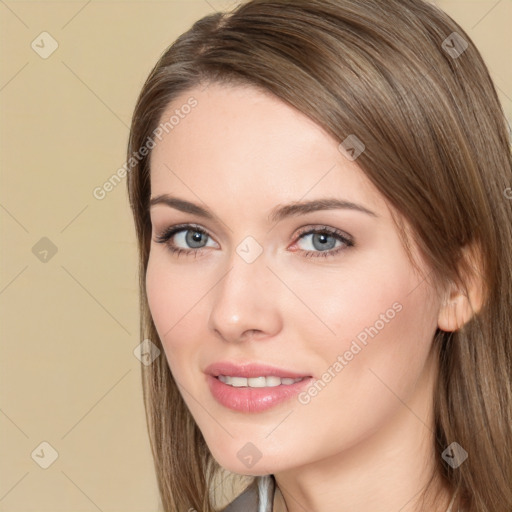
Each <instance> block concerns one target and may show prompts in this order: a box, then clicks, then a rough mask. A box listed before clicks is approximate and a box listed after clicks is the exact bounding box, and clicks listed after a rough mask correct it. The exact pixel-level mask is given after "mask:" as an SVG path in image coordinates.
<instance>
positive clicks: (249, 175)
mask: <svg viewBox="0 0 512 512" xmlns="http://www.w3.org/2000/svg"><path fill="white" fill-rule="evenodd" d="M191 99H192V100H193V101H191ZM186 105H194V106H193V107H190V108H189V107H185V106H186ZM171 118H173V121H174V122H173V123H172V128H169V127H168V130H167V133H164V134H163V136H162V139H161V140H156V146H155V148H154V149H153V152H152V156H151V191H152V195H156V194H163V193H169V192H175V191H176V190H179V191H181V192H183V194H186V195H187V196H188V197H191V194H192V195H193V194H195V195H197V196H199V197H202V195H203V196H205V197H210V196H211V195H212V194H213V195H215V194H217V195H219V194H222V195H223V196H224V197H230V198H231V199H232V200H235V199H236V198H239V199H241V198H243V199H244V200H245V203H244V204H246V205H247V204H248V203H247V201H249V202H251V201H254V202H256V203H258V204H260V205H261V204H262V201H264V200H265V199H267V198H268V200H269V201H270V202H273V203H275V202H276V201H287V200H299V199H301V198H302V197H304V196H305V195H307V196H308V197H307V199H313V198H315V197H316V196H319V197H320V196H324V195H325V193H326V192H329V194H330V195H336V194H337V193H339V194H340V195H343V197H344V199H350V200H359V201H363V200H365V201H366V202H370V203H371V204H372V205H373V206H374V208H375V207H379V206H380V207H383V206H384V203H383V198H382V197H381V195H380V193H379V192H378V191H377V190H376V189H375V188H374V187H373V185H372V184H371V183H370V182H369V180H368V179H367V178H366V176H365V175H364V173H363V172H362V171H361V169H360V168H359V167H358V165H357V160H356V161H350V160H349V159H347V158H346V156H345V155H344V154H343V153H341V152H340V150H339V148H338V146H339V143H340V141H337V140H335V139H334V138H333V137H332V136H330V135H329V134H327V133H326V132H325V131H324V130H323V129H322V128H321V127H320V126H318V125H317V124H316V123H314V122H313V121H312V120H311V119H309V118H308V117H306V116H305V115H304V114H302V113H301V112H299V111H297V110H296V109H294V108H293V107H291V106H289V105H288V104H286V103H285V102H283V101H281V100H280V99H279V98H277V97H275V96H273V95H271V94H270V93H265V92H262V91H261V90H259V89H257V88H254V87H251V86H228V85H221V84H210V85H209V86H208V87H207V88H206V89H204V87H201V88H195V89H191V90H189V91H187V92H185V93H183V94H182V95H181V96H179V97H178V98H176V99H175V100H174V101H173V102H172V103H171V104H170V105H168V107H167V109H166V111H165V113H164V115H163V116H162V122H165V121H167V120H169V119H171ZM347 196H350V197H347ZM376 205H377V206H376Z"/></svg>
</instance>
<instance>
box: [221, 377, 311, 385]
mask: <svg viewBox="0 0 512 512" xmlns="http://www.w3.org/2000/svg"><path fill="white" fill-rule="evenodd" d="M216 378H217V379H219V380H220V381H221V382H223V383H224V384H227V385H228V386H233V387H234V388H274V387H276V386H291V385H292V384H295V383H296V382H300V381H302V380H304V379H305V378H306V377H299V378H297V379H291V378H289V377H282V378H281V377H277V376H276V375H269V376H267V377H265V376H263V375H262V376H260V377H249V378H246V377H234V376H232V375H218V376H217V377H216Z"/></svg>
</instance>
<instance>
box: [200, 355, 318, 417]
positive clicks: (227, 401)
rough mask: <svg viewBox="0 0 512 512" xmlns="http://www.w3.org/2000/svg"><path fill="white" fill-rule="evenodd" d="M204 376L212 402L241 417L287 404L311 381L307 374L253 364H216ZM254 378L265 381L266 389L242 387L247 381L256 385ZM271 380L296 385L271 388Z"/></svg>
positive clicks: (279, 385) (283, 384) (286, 384)
mask: <svg viewBox="0 0 512 512" xmlns="http://www.w3.org/2000/svg"><path fill="white" fill-rule="evenodd" d="M204 372H205V374H206V375H205V377H206V383H207V385H208V387H209V389H210V393H211V395H212V396H213V398H214V399H215V400H216V401H217V402H218V403H219V404H220V405H222V406H224V407H225V408H227V409H231V410H233V411H237V412H242V413H261V412H264V411H266V410H268V409H271V408H273V407H276V406H277V405H279V404H282V403H284V402H287V401H289V400H291V399H292V398H293V397H295V396H296V395H297V394H298V393H300V392H301V391H302V390H303V389H305V387H306V386H308V385H309V384H310V383H311V382H312V381H313V378H312V376H311V375H308V374H307V373H297V372H294V371H291V370H287V369H284V368H279V367H277V366H272V365H267V364H256V363H245V364H236V363H231V362H218V363H214V364H211V365H210V366H208V367H207V368H206V369H205V370H204ZM257 377H265V378H266V383H267V385H265V386H263V387H260V386H258V387H253V386H254V382H251V383H249V382H247V383H244V381H246V380H249V379H250V380H257V381H259V380H260V379H257ZM272 377H279V378H280V379H284V380H285V381H286V379H289V380H290V381H293V380H294V379H296V380H297V382H290V383H285V382H283V381H282V382H281V383H280V384H278V385H275V384H276V382H274V381H275V379H272ZM278 380H279V379H278ZM244 384H250V385H249V386H246V385H244ZM269 384H270V385H269Z"/></svg>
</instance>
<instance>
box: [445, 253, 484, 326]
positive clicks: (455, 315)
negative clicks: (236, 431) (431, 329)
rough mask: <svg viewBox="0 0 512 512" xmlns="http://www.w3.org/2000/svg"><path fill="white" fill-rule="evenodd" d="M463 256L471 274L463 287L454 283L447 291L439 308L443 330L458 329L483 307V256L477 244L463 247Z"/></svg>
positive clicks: (466, 278) (466, 277) (467, 276)
mask: <svg viewBox="0 0 512 512" xmlns="http://www.w3.org/2000/svg"><path fill="white" fill-rule="evenodd" d="M462 258H463V259H464V260H465V261H466V264H467V267H468V269H469V274H466V276H465V281H464V283H463V287H460V286H457V285H455V284H454V283H451V285H450V286H449V287H448V289H447V290H446V291H445V295H444V299H443V301H442V303H441V307H440V309H439V314H438V319H437V325H438V327H439V329H441V330H443V331H448V332H450V331H457V330H458V329H460V328H461V327H462V326H463V325H464V324H466V323H467V322H469V320H471V318H473V316H474V315H475V314H477V313H478V312H479V311H480V309H481V308H482V304H483V301H484V288H485V283H484V279H483V268H482V258H481V255H480V251H479V250H478V248H477V246H476V245H475V244H473V245H469V246H465V247H464V248H463V255H462Z"/></svg>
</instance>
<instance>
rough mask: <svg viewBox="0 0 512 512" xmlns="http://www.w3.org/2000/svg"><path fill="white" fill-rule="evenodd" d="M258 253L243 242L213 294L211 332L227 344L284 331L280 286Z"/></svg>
mask: <svg viewBox="0 0 512 512" xmlns="http://www.w3.org/2000/svg"><path fill="white" fill-rule="evenodd" d="M258 252H259V254H257V252H256V246H255V245H254V242H253V241H251V240H245V241H242V243H241V244H239V246H238V247H237V248H236V249H235V250H234V251H233V253H232V255H231V257H230V259H229V262H228V265H229V266H228V271H227V273H226V275H225V276H224V278H222V279H221V281H220V282H219V283H218V284H217V286H216V287H215V289H214V291H213V294H212V297H213V299H212V301H213V302H212V307H211V312H210V318H209V328H210V329H212V330H214V331H217V332H218V333H219V334H220V335H221V336H222V337H223V338H224V339H225V340H228V341H237V340H240V339H242V338H243V336H244V333H247V332H249V331H255V332H257V333H258V335H261V334H262V333H264V334H265V335H268V336H271V335H274V334H275V333H276V332H277V331H278V330H279V329H280V327H281V314H280V311H279V303H278V295H277V290H274V287H275V285H276V283H273V282H272V281H273V280H272V273H271V272H270V271H269V269H268V268H267V266H266V258H265V254H264V253H263V252H262V251H258Z"/></svg>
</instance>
